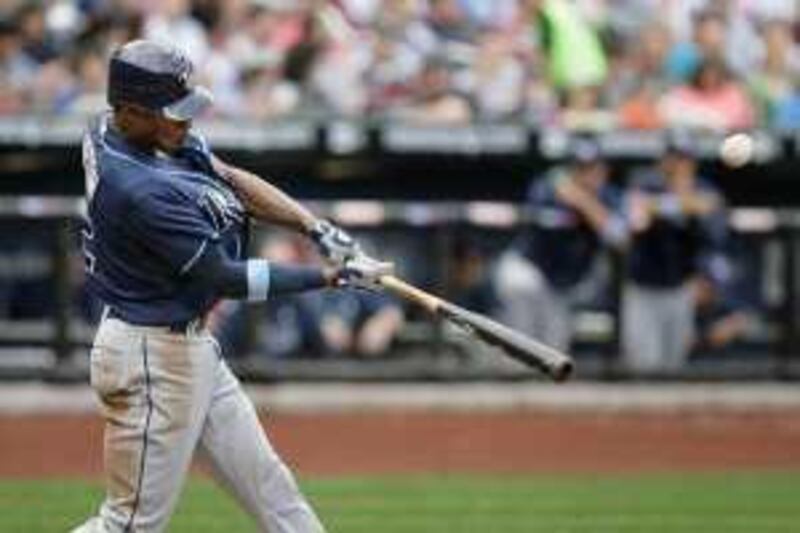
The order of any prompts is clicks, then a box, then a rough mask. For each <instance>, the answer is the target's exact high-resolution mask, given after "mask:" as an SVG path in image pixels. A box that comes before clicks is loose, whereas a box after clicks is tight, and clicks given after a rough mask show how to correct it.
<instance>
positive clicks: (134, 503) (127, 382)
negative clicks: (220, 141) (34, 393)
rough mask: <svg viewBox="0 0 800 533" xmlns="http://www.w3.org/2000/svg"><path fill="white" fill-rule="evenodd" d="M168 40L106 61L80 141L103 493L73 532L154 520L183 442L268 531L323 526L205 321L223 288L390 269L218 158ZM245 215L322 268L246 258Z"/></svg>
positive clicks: (228, 293)
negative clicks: (294, 243) (305, 248)
mask: <svg viewBox="0 0 800 533" xmlns="http://www.w3.org/2000/svg"><path fill="white" fill-rule="evenodd" d="M191 71H192V66H191V63H190V62H189V61H188V60H187V59H186V57H185V56H184V55H183V54H181V53H180V52H178V51H177V50H174V49H171V48H168V47H165V46H162V45H159V44H155V43H152V42H148V41H133V42H131V43H128V44H126V45H124V46H122V47H121V48H119V49H118V50H117V51H116V52H115V53H114V54H113V56H112V58H111V62H110V69H109V84H108V87H109V88H108V99H109V103H110V105H111V107H112V109H113V111H112V112H111V113H109V114H108V115H105V116H102V117H100V118H99V119H98V120H97V121H96V123H95V124H94V125H93V126H92V127H91V128H90V131H89V133H88V134H87V135H86V137H85V139H84V144H83V159H84V167H85V174H86V194H87V200H88V216H87V218H86V224H85V228H84V232H83V241H84V252H85V256H86V268H87V272H88V279H89V283H90V287H91V289H92V290H93V291H94V293H95V294H96V295H97V296H99V297H100V298H101V299H102V300H103V302H104V303H105V304H106V307H105V311H104V314H103V320H102V322H101V324H100V326H99V329H98V331H97V335H96V337H95V341H94V345H93V348H92V351H91V383H92V387H93V388H94V389H95V391H96V393H97V396H98V398H99V400H100V404H101V409H102V414H103V417H104V419H105V437H104V451H105V453H104V459H105V472H106V497H105V500H104V502H103V503H102V505H101V507H100V510H99V513H98V515H97V516H96V517H93V518H92V519H90V520H89V521H88V522H86V523H85V524H84V525H82V526H80V527H79V528H78V529H76V530H75V531H77V532H81V533H88V532H128V531H131V532H133V531H135V532H157V531H163V530H164V529H165V528H166V525H167V521H168V519H169V516H170V514H171V512H172V510H173V507H174V505H175V503H176V500H177V498H178V495H179V492H180V490H181V487H182V484H183V482H184V478H185V477H186V473H187V470H188V469H189V466H190V463H191V459H192V455H193V454H194V451H195V448H196V447H197V446H199V447H200V448H201V449H202V450H203V451H204V452H206V455H207V456H208V458H209V459H210V463H211V465H212V467H213V471H214V473H215V475H216V478H217V479H218V480H219V481H220V483H221V484H222V485H223V486H224V487H225V488H226V489H228V490H229V492H230V493H231V494H232V495H233V496H234V497H235V498H236V499H237V500H238V502H239V503H240V504H241V505H242V506H243V507H244V508H245V509H246V510H247V511H248V512H249V513H250V514H251V515H252V516H253V517H254V518H255V519H256V521H257V523H258V525H259V527H260V529H261V530H263V531H269V532H271V533H283V532H286V533H289V532H291V533H295V532H297V533H311V532H314V533H316V532H321V531H323V527H322V525H321V524H320V521H319V520H318V518H317V517H316V516H315V514H314V512H313V511H312V509H311V508H310V506H309V505H308V503H307V502H306V500H305V499H304V498H303V496H302V495H301V494H300V492H299V490H298V487H297V484H296V483H295V481H294V479H293V477H292V474H291V473H290V472H289V470H288V469H287V467H286V466H285V465H284V464H283V462H282V461H281V460H280V458H279V457H278V455H277V454H276V453H275V451H274V450H273V448H272V447H271V445H270V443H269V441H268V440H267V438H266V436H265V434H264V432H263V431H262V429H261V426H260V424H259V421H258V418H257V417H256V413H255V410H254V408H253V406H252V404H251V403H250V401H249V400H248V398H247V397H246V396H245V394H244V392H243V391H242V388H241V386H240V384H239V382H238V381H237V379H236V378H235V377H234V375H233V374H232V373H231V372H230V370H229V369H228V367H227V365H226V364H225V361H224V360H223V359H222V358H221V354H220V353H219V349H218V346H217V344H216V342H215V341H214V338H213V337H212V336H211V335H210V334H209V333H208V332H207V331H206V330H205V328H204V324H203V321H204V315H205V314H206V313H207V312H208V310H209V308H210V307H211V306H212V305H213V304H214V303H215V302H216V301H217V300H218V299H219V298H223V297H225V298H242V299H244V298H246V299H248V300H252V301H258V300H265V299H267V298H268V297H269V296H272V295H275V294H280V293H285V292H293V291H303V290H310V289H318V288H322V287H326V286H342V285H370V284H372V283H374V282H375V281H376V279H377V278H378V277H379V276H380V275H383V274H387V273H390V272H391V265H388V264H386V263H380V262H377V261H375V260H372V259H370V258H369V257H366V256H365V255H364V254H363V253H362V252H361V251H360V248H359V247H358V246H357V244H356V243H355V242H354V241H353V240H352V239H351V238H349V236H348V235H347V234H346V233H344V232H343V231H341V230H340V229H338V228H336V227H335V226H333V225H332V224H330V223H328V222H325V221H319V220H317V219H316V218H315V217H314V216H313V215H312V214H311V213H309V212H308V211H307V210H306V209H304V208H303V207H302V206H300V205H299V204H298V203H296V202H295V201H294V200H292V199H290V198H289V197H287V196H286V195H284V194H283V193H281V192H280V191H279V190H277V189H275V188H274V187H272V186H271V185H269V184H268V183H266V182H264V181H263V180H261V179H259V178H258V177H256V176H254V175H252V174H250V173H248V172H246V171H243V170H241V169H238V168H235V167H232V166H229V165H227V164H225V163H223V162H221V161H220V160H219V159H217V158H216V157H215V156H214V155H213V154H212V153H211V152H210V151H209V148H208V146H207V145H206V143H205V141H204V140H203V139H202V138H201V137H200V136H198V135H196V134H194V133H193V132H192V131H191V129H190V126H191V120H192V119H193V118H194V117H196V116H197V115H198V114H199V113H201V112H202V111H203V110H204V109H205V108H207V107H208V106H209V105H210V104H211V95H210V94H209V93H208V91H207V90H205V89H203V88H202V87H192V86H190V85H189V80H190V75H191ZM248 216H253V217H255V218H257V219H260V220H264V221H268V222H271V223H277V224H280V225H283V226H285V227H289V228H291V229H294V230H296V231H300V232H304V233H305V234H307V235H309V237H310V238H312V239H313V240H314V241H315V242H316V243H317V245H318V246H319V248H320V250H321V251H322V252H323V253H324V254H325V255H326V256H328V257H329V258H330V259H332V264H333V265H334V266H332V267H323V268H316V267H300V266H291V265H281V264H270V263H268V262H266V261H264V260H259V259H250V260H245V259H244V258H243V253H244V251H245V241H246V233H247V219H248Z"/></svg>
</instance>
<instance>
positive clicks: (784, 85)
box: [0, 0, 800, 130]
mask: <svg viewBox="0 0 800 533" xmlns="http://www.w3.org/2000/svg"><path fill="white" fill-rule="evenodd" d="M797 36H798V11H797V1H796V0H491V1H489V0H226V1H221V0H41V1H29V0H0V114H2V115H13V114H18V113H43V114H59V115H62V114H68V113H88V112H94V111H96V110H98V109H102V108H103V106H104V105H105V104H104V91H105V89H104V84H105V74H104V73H105V69H104V65H105V61H106V59H107V57H108V55H109V53H110V51H111V50H112V49H113V48H114V47H115V46H116V45H118V44H119V43H122V42H125V41H127V40H130V39H133V38H137V37H146V38H149V39H156V40H162V41H168V42H170V43H172V44H174V45H177V46H180V47H181V48H183V49H184V50H185V51H186V52H187V53H188V55H189V56H190V57H191V58H192V59H193V60H194V62H195V63H196V65H197V72H196V74H197V80H198V82H200V83H204V84H206V85H208V86H209V87H210V88H211V89H212V90H213V92H214V94H215V95H216V101H217V105H216V107H215V108H214V110H213V113H214V114H216V115H217V116H220V117H228V118H240V117H247V118H252V119H271V118H277V117H287V116H297V115H312V116H320V115H321V116H344V117H355V118H363V117H365V116H367V117H371V118H376V119H393V120H403V121H409V122H413V123H420V124H431V123H433V124H447V125H454V124H464V123H470V122H474V121H497V120H508V119H512V118H513V119H514V120H524V121H526V122H528V123H530V124H534V125H542V126H562V127H567V128H574V129H582V130H587V129H589V130H598V129H604V128H614V127H626V128H642V129H647V128H660V127H665V126H684V127H698V128H708V129H714V130H730V129H742V128H750V127H757V126H764V127H774V128H783V129H788V128H793V127H796V126H798V125H800V86H799V85H798V80H799V79H800V78H799V75H800V55H798V46H797Z"/></svg>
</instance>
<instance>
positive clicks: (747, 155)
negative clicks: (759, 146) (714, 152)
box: [719, 133, 755, 168]
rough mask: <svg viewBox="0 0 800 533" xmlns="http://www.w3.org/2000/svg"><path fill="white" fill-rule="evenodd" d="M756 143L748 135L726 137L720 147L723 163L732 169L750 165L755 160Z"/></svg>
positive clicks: (740, 134)
mask: <svg viewBox="0 0 800 533" xmlns="http://www.w3.org/2000/svg"><path fill="white" fill-rule="evenodd" d="M754 151H755V143H754V142H753V138H752V137H751V136H750V135H748V134H746V133H734V134H733V135H729V136H727V137H725V140H723V141H722V144H721V145H720V147H719V156H720V159H722V162H723V163H725V164H726V165H727V166H729V167H731V168H738V167H741V166H744V165H746V164H748V163H749V162H750V161H751V160H752V159H753V153H754Z"/></svg>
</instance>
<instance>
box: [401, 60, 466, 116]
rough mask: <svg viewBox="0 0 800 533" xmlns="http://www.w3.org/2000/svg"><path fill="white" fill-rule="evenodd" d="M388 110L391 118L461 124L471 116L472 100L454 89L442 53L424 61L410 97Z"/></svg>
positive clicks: (447, 65)
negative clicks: (440, 55)
mask: <svg viewBox="0 0 800 533" xmlns="http://www.w3.org/2000/svg"><path fill="white" fill-rule="evenodd" d="M389 112H390V118H395V119H398V120H400V121H403V122H407V123H409V124H415V125H419V126H458V125H464V124H468V123H469V122H470V121H471V120H472V108H471V107H470V104H469V101H468V100H467V99H466V98H465V97H464V96H462V95H461V94H458V93H456V92H455V91H454V90H453V88H452V85H451V84H450V70H449V64H448V62H447V61H446V60H445V59H444V58H441V57H433V58H431V59H430V60H429V61H428V62H427V63H426V64H425V66H424V67H423V69H422V71H421V72H420V74H419V76H418V78H417V80H416V83H415V84H414V87H413V94H412V97H411V100H410V101H409V102H407V103H405V104H404V105H402V106H398V108H396V109H393V110H389Z"/></svg>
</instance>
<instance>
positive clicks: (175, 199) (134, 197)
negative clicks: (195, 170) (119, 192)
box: [126, 176, 196, 211]
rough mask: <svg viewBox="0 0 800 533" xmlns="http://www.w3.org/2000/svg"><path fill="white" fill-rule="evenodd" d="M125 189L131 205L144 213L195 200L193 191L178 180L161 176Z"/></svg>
mask: <svg viewBox="0 0 800 533" xmlns="http://www.w3.org/2000/svg"><path fill="white" fill-rule="evenodd" d="M126 189H127V190H126V193H127V194H128V196H129V198H130V200H131V201H132V202H133V204H134V205H135V206H139V208H140V209H142V210H145V211H146V210H149V209H161V208H163V207H169V206H171V205H177V204H182V203H184V202H187V201H194V200H196V195H195V194H193V192H194V190H193V189H191V188H189V187H186V186H185V184H184V183H183V182H181V181H180V180H175V179H169V178H164V177H163V176H155V177H153V179H147V180H142V181H141V182H139V183H136V184H135V187H126Z"/></svg>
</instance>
